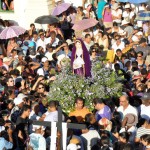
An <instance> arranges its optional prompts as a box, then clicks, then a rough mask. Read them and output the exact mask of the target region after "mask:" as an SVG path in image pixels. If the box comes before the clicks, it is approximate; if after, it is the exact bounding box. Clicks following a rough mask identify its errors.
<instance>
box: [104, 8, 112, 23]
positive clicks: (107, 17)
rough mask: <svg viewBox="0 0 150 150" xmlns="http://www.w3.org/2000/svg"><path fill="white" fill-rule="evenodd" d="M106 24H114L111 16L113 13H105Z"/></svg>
mask: <svg viewBox="0 0 150 150" xmlns="http://www.w3.org/2000/svg"><path fill="white" fill-rule="evenodd" d="M103 18H104V20H103V21H104V22H112V14H111V11H110V12H107V11H106V10H105V11H104V16H103Z"/></svg>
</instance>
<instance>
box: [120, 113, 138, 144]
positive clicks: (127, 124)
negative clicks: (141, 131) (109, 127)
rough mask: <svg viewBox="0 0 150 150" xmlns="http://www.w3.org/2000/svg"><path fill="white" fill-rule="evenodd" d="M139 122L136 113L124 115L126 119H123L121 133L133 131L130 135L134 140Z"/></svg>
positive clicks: (131, 140)
mask: <svg viewBox="0 0 150 150" xmlns="http://www.w3.org/2000/svg"><path fill="white" fill-rule="evenodd" d="M137 123H138V117H137V116H136V115H135V114H132V113H128V114H126V115H125V116H124V119H123V121H122V128H121V130H120V131H119V133H122V132H126V131H127V132H129V133H132V134H131V135H130V138H129V141H130V142H134V139H135V135H136V131H137V128H136V124H137Z"/></svg>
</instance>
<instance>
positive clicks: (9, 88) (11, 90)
mask: <svg viewBox="0 0 150 150" xmlns="http://www.w3.org/2000/svg"><path fill="white" fill-rule="evenodd" d="M14 90H15V89H14V87H8V88H7V91H6V92H5V94H6V96H8V97H9V96H10V95H11V94H13V92H14Z"/></svg>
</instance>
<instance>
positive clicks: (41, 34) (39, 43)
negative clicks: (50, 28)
mask: <svg viewBox="0 0 150 150" xmlns="http://www.w3.org/2000/svg"><path fill="white" fill-rule="evenodd" d="M39 37H40V38H39V39H38V40H37V45H36V49H38V47H39V46H41V47H43V49H44V52H45V51H46V44H47V42H46V41H47V40H46V38H45V36H44V32H42V31H41V32H39Z"/></svg>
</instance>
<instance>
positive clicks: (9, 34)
mask: <svg viewBox="0 0 150 150" xmlns="http://www.w3.org/2000/svg"><path fill="white" fill-rule="evenodd" d="M25 31H26V30H25V29H24V28H22V27H19V26H10V27H6V28H5V29H4V30H3V31H2V32H1V34H0V39H10V38H13V37H17V36H19V35H21V34H23V33H25Z"/></svg>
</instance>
